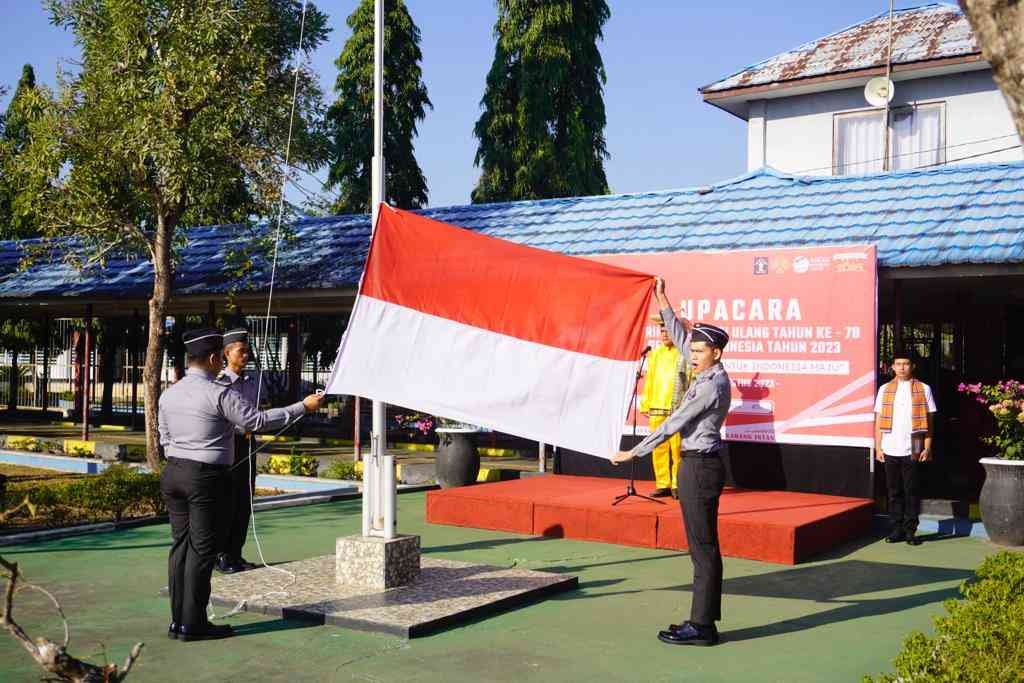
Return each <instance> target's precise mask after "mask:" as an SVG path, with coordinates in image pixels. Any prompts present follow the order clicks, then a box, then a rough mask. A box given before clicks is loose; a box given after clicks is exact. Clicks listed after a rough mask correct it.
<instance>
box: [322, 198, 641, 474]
mask: <svg viewBox="0 0 1024 683" xmlns="http://www.w3.org/2000/svg"><path fill="white" fill-rule="evenodd" d="M652 284H653V278H652V277H651V276H650V275H645V274H643V273H638V272H635V271H631V270H625V269H623V268H618V267H615V266H610V265H607V264H604V263H599V262H597V261H591V260H588V259H582V258H575V257H572V256H566V255H564V254H556V253H553V252H548V251H544V250H542V249H536V248H533V247H527V246H523V245H520V244H515V243H512V242H508V241H505V240H501V239H497V238H493V237H488V236H486V235H480V234H478V233H475V232H472V231H470V230H466V229H463V228H458V227H455V226H452V225H448V224H446V223H442V222H440V221H435V220H431V219H429V218H424V217H423V216H419V215H417V214H414V213H409V212H407V211H401V210H398V209H393V208H391V207H389V206H387V205H385V204H382V205H381V207H380V212H379V214H378V220H377V227H376V230H375V231H374V235H373V240H372V242H371V245H370V253H369V256H368V257H367V261H366V269H365V270H364V272H363V277H362V281H361V283H360V286H359V294H358V296H357V297H356V302H355V307H354V309H353V311H352V315H351V317H350V319H349V324H348V328H347V329H346V330H345V334H344V336H343V337H342V340H341V346H340V347H339V350H338V356H337V360H336V361H335V363H334V370H333V372H332V373H331V378H330V380H329V381H328V383H327V392H328V393H331V394H349V395H355V396H364V397H367V398H370V399H374V400H378V401H384V402H386V403H391V404H395V405H400V406H403V407H406V408H411V409H414V410H419V411H424V412H429V413H431V414H434V415H439V416H443V417H447V418H452V419H455V420H459V421H462V422H467V423H471V424H475V425H480V426H483V427H489V428H491V429H495V430H498V431H501V432H505V433H508V434H514V435H517V436H521V437H525V438H528V439H535V440H537V441H541V442H544V443H549V444H554V445H558V446H562V447H565V448H570V449H572V450H576V451H581V452H583V453H590V454H593V455H597V456H600V457H606V458H607V457H611V455H612V454H613V453H615V452H616V451H617V450H618V448H619V440H620V438H621V434H622V424H623V421H624V420H625V417H626V411H627V409H628V407H629V406H628V403H629V400H630V395H631V392H632V390H633V382H634V379H635V371H636V367H637V361H638V359H639V357H640V352H641V348H642V346H643V343H644V335H643V332H644V324H645V318H646V316H647V313H648V309H649V307H650V303H651V295H652V291H653V287H652Z"/></svg>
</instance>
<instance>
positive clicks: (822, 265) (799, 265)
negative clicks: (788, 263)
mask: <svg viewBox="0 0 1024 683" xmlns="http://www.w3.org/2000/svg"><path fill="white" fill-rule="evenodd" d="M830 265H832V259H830V258H829V257H828V256H810V257H807V256H797V257H796V258H795V259H793V272H794V273H800V274H802V273H810V272H814V273H822V272H825V271H827V270H828V269H829V266H830Z"/></svg>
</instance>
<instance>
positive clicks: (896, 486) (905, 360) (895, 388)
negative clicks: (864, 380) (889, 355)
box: [875, 351, 937, 545]
mask: <svg viewBox="0 0 1024 683" xmlns="http://www.w3.org/2000/svg"><path fill="white" fill-rule="evenodd" d="M892 371H893V374H894V375H895V377H894V378H893V380H892V381H891V382H888V383H887V384H884V385H883V386H882V387H881V388H879V390H878V396H877V397H876V399H875V458H876V459H877V460H878V461H879V462H881V463H884V464H885V482H886V487H887V488H888V491H889V520H890V522H891V523H892V529H891V531H890V533H889V536H888V537H887V538H886V539H885V540H886V541H887V542H889V543H899V542H900V541H906V542H907V544H908V545H920V544H921V540H920V539H919V538H917V535H916V534H917V515H918V507H919V505H920V499H919V496H918V491H917V479H918V464H919V463H922V462H928V461H929V460H931V457H932V433H933V432H932V425H933V415H934V414H935V412H936V410H937V409H936V407H935V399H934V398H933V397H932V390H931V387H929V386H928V385H927V384H925V383H924V382H921V381H919V380H917V379H914V358H913V357H912V356H911V354H910V353H907V352H902V351H896V353H895V355H894V357H893V362H892Z"/></svg>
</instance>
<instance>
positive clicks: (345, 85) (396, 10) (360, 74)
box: [327, 0, 433, 213]
mask: <svg viewBox="0 0 1024 683" xmlns="http://www.w3.org/2000/svg"><path fill="white" fill-rule="evenodd" d="M384 7H385V9H384V26H385V31H384V158H385V159H386V163H385V165H384V177H385V184H384V192H385V200H386V201H387V202H388V203H390V204H394V205H396V206H400V207H402V208H418V207H420V206H423V205H425V204H426V203H427V181H426V179H425V178H424V177H423V171H422V170H421V169H420V167H419V164H418V163H416V156H415V154H414V150H413V138H414V137H415V136H416V125H417V123H418V122H419V121H422V120H423V119H424V117H425V116H426V113H425V110H426V108H427V107H431V108H433V107H432V105H431V103H430V100H429V99H428V97H427V87H426V85H424V83H423V75H422V71H421V69H420V61H421V60H422V59H423V53H422V52H421V51H420V30H419V28H417V27H416V24H415V23H414V22H413V20H412V17H411V16H410V15H409V10H408V9H407V8H406V6H405V2H403V0H388V1H387V2H386V3H385V6H384ZM347 23H348V25H349V27H350V28H351V29H352V36H351V37H350V38H349V39H348V41H346V43H345V47H344V48H343V49H342V51H341V55H340V56H339V57H338V59H337V60H336V61H335V62H334V63H335V65H336V66H337V67H338V79H337V81H336V82H335V85H334V91H335V93H337V96H338V97H337V100H336V101H335V103H334V104H333V105H332V106H331V107H330V109H329V110H328V112H327V125H328V129H329V134H330V136H331V138H332V142H333V144H332V152H331V167H330V171H329V173H328V176H327V187H328V188H330V189H334V188H338V199H337V201H336V202H335V203H334V205H333V207H332V209H333V210H334V211H335V212H337V213H368V212H369V211H370V181H371V163H370V162H371V158H372V156H373V0H362V1H361V2H360V3H359V7H357V8H356V11H355V12H353V13H352V14H351V15H350V16H349V18H348V21H347Z"/></svg>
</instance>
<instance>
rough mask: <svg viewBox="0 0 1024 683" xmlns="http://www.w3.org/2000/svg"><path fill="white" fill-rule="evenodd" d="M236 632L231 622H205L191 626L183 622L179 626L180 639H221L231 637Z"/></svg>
mask: <svg viewBox="0 0 1024 683" xmlns="http://www.w3.org/2000/svg"><path fill="white" fill-rule="evenodd" d="M234 634H235V630H234V629H233V628H231V624H204V625H202V626H196V627H193V628H189V627H187V626H185V625H184V624H182V625H181V626H179V627H178V640H184V641H192V640H219V639H220V638H229V637H231V636H233V635H234Z"/></svg>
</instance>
